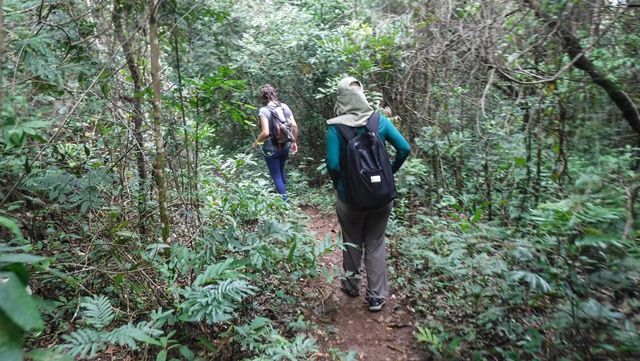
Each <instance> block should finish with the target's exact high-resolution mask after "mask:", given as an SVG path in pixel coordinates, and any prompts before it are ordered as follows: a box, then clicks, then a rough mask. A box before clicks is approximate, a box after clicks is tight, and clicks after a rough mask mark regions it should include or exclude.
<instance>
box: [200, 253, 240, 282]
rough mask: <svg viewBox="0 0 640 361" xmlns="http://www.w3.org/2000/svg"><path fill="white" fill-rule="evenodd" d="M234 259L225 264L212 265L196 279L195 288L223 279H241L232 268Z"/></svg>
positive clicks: (227, 260) (226, 261)
mask: <svg viewBox="0 0 640 361" xmlns="http://www.w3.org/2000/svg"><path fill="white" fill-rule="evenodd" d="M232 263H233V258H229V259H226V260H225V261H224V262H219V263H215V264H212V265H210V266H209V267H207V269H206V270H205V271H204V272H202V273H201V274H199V275H198V277H196V280H195V282H194V283H193V284H194V285H195V286H206V285H207V284H210V283H215V282H218V281H220V280H222V279H230V278H233V279H237V278H240V274H239V273H238V272H236V271H235V270H234V269H232V268H231V264H232Z"/></svg>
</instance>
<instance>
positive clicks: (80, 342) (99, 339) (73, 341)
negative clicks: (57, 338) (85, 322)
mask: <svg viewBox="0 0 640 361" xmlns="http://www.w3.org/2000/svg"><path fill="white" fill-rule="evenodd" d="M62 339H63V340H65V343H63V344H61V345H60V346H58V347H57V348H56V349H57V350H59V351H66V352H67V353H68V354H69V355H71V356H73V357H80V358H84V357H90V358H91V357H94V356H95V355H96V354H97V353H98V352H100V351H102V350H103V349H104V348H105V346H106V333H105V332H102V331H97V330H93V329H89V328H81V329H78V330H75V331H73V332H71V333H70V334H69V335H63V336H62Z"/></svg>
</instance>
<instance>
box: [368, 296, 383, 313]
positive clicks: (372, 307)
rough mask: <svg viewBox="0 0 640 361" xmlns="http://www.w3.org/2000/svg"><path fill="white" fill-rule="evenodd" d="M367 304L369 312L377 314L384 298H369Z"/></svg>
mask: <svg viewBox="0 0 640 361" xmlns="http://www.w3.org/2000/svg"><path fill="white" fill-rule="evenodd" d="M367 302H368V303H369V311H371V312H378V311H381V310H382V306H384V304H385V302H386V301H385V299H384V298H369V299H367Z"/></svg>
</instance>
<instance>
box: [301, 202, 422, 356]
mask: <svg viewBox="0 0 640 361" xmlns="http://www.w3.org/2000/svg"><path fill="white" fill-rule="evenodd" d="M304 212H305V213H306V214H307V215H308V216H309V228H310V230H311V231H313V232H315V233H316V235H317V237H318V240H319V241H322V240H324V239H325V237H326V235H327V234H329V233H331V235H332V237H334V238H335V237H337V236H338V232H339V229H340V226H339V225H338V221H337V219H336V216H335V214H334V215H326V214H323V213H320V212H319V211H318V210H317V209H315V208H304ZM321 263H322V264H323V265H324V266H325V267H326V268H327V269H328V270H329V271H330V273H333V269H336V270H340V269H341V268H342V252H341V251H340V250H336V251H333V252H331V253H330V254H328V255H326V256H325V257H323V258H322V260H321ZM362 283H363V285H362V289H361V290H360V295H361V296H360V297H354V298H352V297H348V296H347V295H345V294H343V293H342V292H341V291H340V288H339V287H340V280H339V279H337V278H336V279H335V280H334V281H333V283H332V284H328V283H327V282H326V281H325V280H324V278H322V277H321V278H320V279H318V280H317V282H315V283H314V284H312V285H311V286H310V287H312V288H314V289H313V290H311V289H310V292H309V294H313V293H314V292H313V291H315V294H317V293H318V292H319V293H320V297H321V298H322V299H321V300H319V301H318V302H310V303H309V304H312V305H316V307H315V308H314V309H312V310H309V311H310V315H309V316H310V317H311V319H312V320H313V321H314V323H316V324H318V325H320V327H319V329H318V330H317V331H316V332H315V338H316V340H317V341H318V343H319V345H320V354H319V355H318V356H319V357H318V359H319V360H331V359H332V358H331V357H330V354H329V350H330V349H339V350H342V351H344V352H349V351H356V352H357V353H358V356H359V358H358V359H359V360H366V361H387V360H389V361H399V360H407V361H408V360H423V359H424V356H423V355H424V354H423V353H421V352H420V351H419V350H418V349H417V348H416V346H415V337H414V336H413V331H414V325H413V319H414V317H413V311H412V310H411V308H410V307H409V306H408V302H407V300H406V298H405V296H404V295H403V294H401V292H399V290H394V289H391V297H390V298H389V300H387V303H386V305H385V307H384V309H383V310H382V311H381V312H377V313H372V312H369V311H368V309H367V305H366V303H365V302H364V298H363V295H364V294H365V284H366V280H363V282H362Z"/></svg>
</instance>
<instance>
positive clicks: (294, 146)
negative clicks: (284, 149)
mask: <svg viewBox="0 0 640 361" xmlns="http://www.w3.org/2000/svg"><path fill="white" fill-rule="evenodd" d="M296 153H298V143H296V142H292V143H291V154H296Z"/></svg>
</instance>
